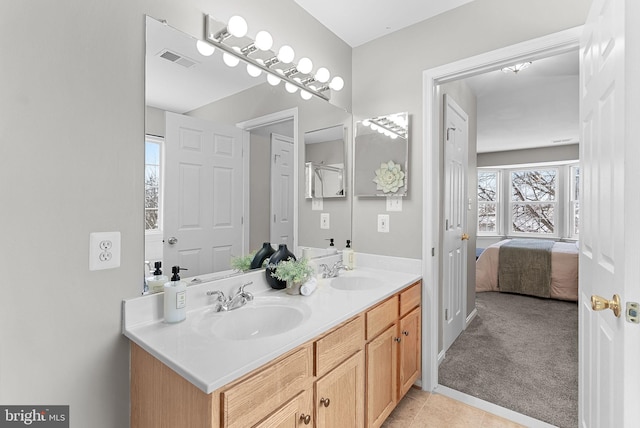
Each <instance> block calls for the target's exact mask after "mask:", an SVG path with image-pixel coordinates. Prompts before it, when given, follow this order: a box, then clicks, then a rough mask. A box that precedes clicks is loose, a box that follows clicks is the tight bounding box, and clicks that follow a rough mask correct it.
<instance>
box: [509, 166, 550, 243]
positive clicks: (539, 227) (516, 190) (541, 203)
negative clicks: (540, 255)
mask: <svg viewBox="0 0 640 428" xmlns="http://www.w3.org/2000/svg"><path fill="white" fill-rule="evenodd" d="M557 177H558V170H557V169H556V168H549V169H529V170H520V171H511V173H510V181H511V186H510V187H511V201H510V202H511V203H510V206H511V224H510V228H509V229H510V231H511V232H512V233H516V234H517V233H537V234H546V235H554V234H555V232H556V227H555V225H556V213H557V205H558V201H557V197H556V195H557V193H558V192H557V185H558V181H557Z"/></svg>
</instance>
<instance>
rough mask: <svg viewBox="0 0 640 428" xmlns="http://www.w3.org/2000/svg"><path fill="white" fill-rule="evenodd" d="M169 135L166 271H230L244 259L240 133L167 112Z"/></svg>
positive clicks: (222, 126)
mask: <svg viewBox="0 0 640 428" xmlns="http://www.w3.org/2000/svg"><path fill="white" fill-rule="evenodd" d="M165 134H166V137H165V139H166V140H165V144H166V161H165V183H166V185H165V201H166V203H165V206H164V209H163V213H164V246H163V252H164V254H163V260H164V266H165V269H167V268H168V267H169V266H173V265H179V266H181V267H185V268H187V269H189V271H188V272H189V276H196V275H200V274H203V273H209V272H219V271H223V270H227V269H230V262H231V257H232V256H235V255H238V254H242V238H243V224H242V217H243V198H242V195H243V168H242V164H243V161H242V131H241V130H240V129H238V128H236V127H234V126H230V125H219V124H214V123H212V122H209V121H205V120H202V119H198V118H194V117H189V116H183V115H179V114H175V113H169V112H167V113H166V132H165ZM211 196H213V197H211Z"/></svg>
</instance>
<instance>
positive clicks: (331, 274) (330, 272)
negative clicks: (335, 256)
mask: <svg viewBox="0 0 640 428" xmlns="http://www.w3.org/2000/svg"><path fill="white" fill-rule="evenodd" d="M319 267H320V273H322V277H323V278H335V277H336V276H338V274H339V273H340V270H350V268H349V267H348V266H345V265H343V264H342V260H338V261H337V262H335V263H334V264H333V266H331V267H329V266H328V265H326V264H325V263H322V264H321V265H320V266H319Z"/></svg>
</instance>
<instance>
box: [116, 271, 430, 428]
mask: <svg viewBox="0 0 640 428" xmlns="http://www.w3.org/2000/svg"><path fill="white" fill-rule="evenodd" d="M255 275H257V273H256V274H255ZM245 280H246V278H245ZM255 280H256V281H257V282H260V277H258V276H256V278H255ZM230 281H232V280H230ZM235 281H236V282H238V279H236V280H235ZM421 284H422V283H421V280H420V276H419V275H418V274H415V273H413V274H411V273H406V272H397V271H387V270H379V269H370V268H359V269H356V270H354V271H351V272H345V273H343V274H341V276H339V277H338V278H333V279H324V280H321V281H320V285H319V287H318V289H317V290H316V292H315V293H314V294H312V295H311V296H308V297H304V296H289V295H286V294H285V293H284V291H282V290H279V291H277V290H271V289H268V287H262V285H261V284H257V288H258V290H256V292H255V299H254V300H253V301H252V302H250V303H249V304H247V305H246V306H245V307H241V308H239V309H236V310H234V311H231V312H225V313H215V312H212V310H211V306H210V305H208V302H207V300H206V298H205V299H202V298H201V295H203V294H206V291H207V290H210V289H212V288H215V287H218V286H221V284H218V283H217V282H213V283H208V284H199V285H196V286H192V287H189V290H188V291H189V292H190V296H188V299H189V298H190V297H191V298H192V300H193V301H194V304H196V305H199V306H200V305H201V306H200V307H198V308H194V309H192V310H190V311H189V313H188V316H187V320H186V321H184V322H182V323H180V324H175V325H169V324H165V323H163V322H162V320H161V317H159V315H161V314H158V311H157V308H158V306H157V302H154V301H151V300H149V299H150V298H151V299H158V297H156V296H145V297H142V298H136V299H131V300H129V301H125V302H124V308H123V314H124V319H125V322H124V334H125V335H126V336H127V337H129V338H130V339H131V340H132V342H133V343H132V344H131V426H132V427H133V428H138V427H176V426H180V427H198V428H201V427H243V428H244V427H254V426H257V427H285V426H286V427H298V426H299V427H302V426H315V427H339V426H349V427H364V426H367V427H378V426H380V425H381V424H382V423H383V422H384V420H385V419H386V418H387V416H388V415H389V413H391V411H392V410H393V408H394V407H395V405H396V404H397V403H398V401H399V400H400V399H401V398H402V396H404V394H405V393H406V392H407V391H408V389H409V388H410V387H411V385H413V384H414V382H415V381H416V380H417V379H418V378H419V376H420V364H421V358H420V352H421V340H420V336H421V294H422V287H421ZM145 299H147V300H146V301H145ZM264 308H268V309H264ZM286 308H289V309H286ZM300 308H302V309H300ZM243 311H245V312H243ZM144 312H147V313H148V312H150V313H151V316H148V315H143V313H144ZM269 313H272V314H275V315H274V317H273V318H274V319H279V320H280V321H283V320H284V321H285V324H284V326H283V325H282V324H281V323H280V324H279V325H277V326H276V325H275V324H274V321H271V318H270V315H267V314H269ZM225 316H232V317H236V318H235V319H234V318H228V319H229V320H230V321H227V319H225ZM249 317H251V319H254V320H257V321H255V322H256V323H259V324H260V325H258V324H255V325H253V326H250V327H248V328H246V329H245V327H246V325H245V324H246V323H251V321H248V318H249ZM287 320H295V321H294V325H287ZM263 326H264V328H263Z"/></svg>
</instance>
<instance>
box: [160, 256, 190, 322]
mask: <svg viewBox="0 0 640 428" xmlns="http://www.w3.org/2000/svg"><path fill="white" fill-rule="evenodd" d="M181 270H187V269H185V268H181V267H180V266H174V267H172V268H171V273H172V275H171V281H169V282H167V283H165V284H164V322H166V323H176V322H180V321H184V320H185V319H186V318H187V283H186V282H184V281H180V275H179V273H180V271H181Z"/></svg>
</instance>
